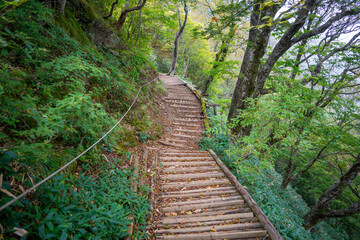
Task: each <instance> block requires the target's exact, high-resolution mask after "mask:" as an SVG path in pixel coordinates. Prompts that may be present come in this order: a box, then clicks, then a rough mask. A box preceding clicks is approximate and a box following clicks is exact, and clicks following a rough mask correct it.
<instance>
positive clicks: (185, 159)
mask: <svg viewBox="0 0 360 240" xmlns="http://www.w3.org/2000/svg"><path fill="white" fill-rule="evenodd" d="M160 159H161V160H163V161H171V160H178V161H190V160H214V159H213V157H209V156H206V157H160ZM214 163H215V161H214Z"/></svg>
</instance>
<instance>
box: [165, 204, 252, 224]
mask: <svg viewBox="0 0 360 240" xmlns="http://www.w3.org/2000/svg"><path fill="white" fill-rule="evenodd" d="M194 209H200V207H197V208H194ZM187 210H191V209H187ZM179 211H181V210H179ZM253 216H254V214H253V213H252V212H250V213H236V214H226V215H213V216H205V217H204V216H202V217H195V216H191V215H187V216H178V217H164V218H162V219H161V220H160V222H161V223H162V224H175V223H180V222H182V223H187V222H206V221H217V220H221V221H224V220H229V219H238V218H251V217H253Z"/></svg>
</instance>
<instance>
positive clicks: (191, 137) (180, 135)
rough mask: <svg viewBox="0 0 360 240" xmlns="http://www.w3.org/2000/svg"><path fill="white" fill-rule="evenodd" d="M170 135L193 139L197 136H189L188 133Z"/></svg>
mask: <svg viewBox="0 0 360 240" xmlns="http://www.w3.org/2000/svg"><path fill="white" fill-rule="evenodd" d="M172 136H174V137H181V138H190V139H193V140H197V139H198V137H196V136H189V135H182V134H172Z"/></svg>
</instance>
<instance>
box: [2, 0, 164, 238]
mask: <svg viewBox="0 0 360 240" xmlns="http://www.w3.org/2000/svg"><path fill="white" fill-rule="evenodd" d="M21 3H22V4H18V5H16V6H13V7H12V8H11V11H7V12H6V15H4V16H2V17H1V19H0V29H1V31H0V44H1V50H0V55H1V61H0V75H1V77H0V104H1V108H0V127H1V128H0V129H1V130H0V139H1V140H0V143H1V147H2V149H1V155H0V172H1V174H3V175H2V177H3V178H2V180H3V181H2V186H0V187H1V188H2V189H6V190H7V191H9V192H10V193H14V194H19V192H17V191H18V190H19V189H22V188H28V187H31V186H32V185H33V183H34V182H38V181H40V180H41V177H40V176H42V177H43V176H47V175H49V173H52V172H54V171H55V170H56V169H58V168H59V167H60V166H62V165H63V164H65V163H67V162H68V161H69V160H71V159H72V158H74V157H75V156H76V155H77V154H79V153H81V152H82V151H83V150H84V149H86V148H87V147H89V146H90V145H91V144H93V143H94V142H95V141H96V140H97V139H99V137H101V136H102V135H103V134H104V133H105V132H106V131H107V130H108V129H109V128H110V127H111V126H113V125H114V124H115V123H116V122H117V119H119V117H120V116H122V115H123V113H124V112H125V110H126V109H127V108H128V107H129V105H130V103H131V102H132V100H133V99H134V97H135V94H136V92H137V90H138V87H139V86H140V85H143V84H144V83H147V82H148V81H149V78H151V77H152V76H151V75H152V74H155V73H156V72H155V71H154V66H153V65H152V64H151V63H150V62H149V61H148V60H147V58H146V56H145V55H144V54H143V53H142V52H141V51H139V50H137V49H133V48H131V47H130V48H129V49H128V50H117V51H114V50H110V49H107V48H106V47H100V46H95V45H93V44H92V43H91V42H90V41H89V39H88V38H87V35H86V33H85V32H84V30H83V29H85V27H84V25H83V24H86V23H88V22H86V21H90V22H92V21H93V20H94V17H96V13H95V12H94V7H93V6H92V4H93V3H91V4H89V3H87V2H86V1H80V3H79V4H80V5H82V7H83V8H82V11H80V12H76V11H75V12H72V10H74V9H71V8H69V9H66V14H65V16H63V15H59V14H57V13H55V12H54V10H52V9H51V8H48V7H45V6H44V5H43V4H42V3H40V2H38V1H35V0H29V1H26V2H24V3H23V1H21ZM69 4H70V3H69ZM80 15H81V17H79V16H80ZM157 90H158V89H157V88H156V89H153V88H152V86H148V87H147V88H145V89H143V92H142V94H141V96H140V99H139V100H138V103H139V105H136V106H135V107H134V108H133V110H132V114H133V116H135V117H137V116H142V117H141V118H137V120H138V121H137V122H135V121H132V120H131V119H128V118H126V119H124V121H123V122H122V124H123V126H119V127H117V128H116V129H115V130H114V132H113V133H112V134H110V135H109V136H107V137H106V138H105V139H104V140H103V141H102V142H101V143H99V144H98V145H97V146H96V147H95V148H94V149H92V150H91V151H89V152H88V153H87V154H86V155H84V156H83V157H82V158H81V159H79V160H78V162H77V163H76V164H73V165H71V166H69V168H68V169H67V170H65V171H64V172H63V174H64V175H62V176H57V177H56V178H54V179H53V180H52V181H51V183H46V184H45V185H43V186H42V187H41V188H39V189H37V191H35V192H34V193H33V194H31V195H29V196H27V197H26V198H24V199H23V200H22V201H21V203H20V202H18V203H16V204H14V205H13V206H11V207H9V208H7V210H5V211H4V212H2V213H1V214H2V215H1V224H2V226H3V227H4V229H5V235H4V236H5V237H7V238H10V237H13V235H12V232H13V227H19V228H24V229H26V230H27V231H28V232H29V234H28V238H34V239H104V238H120V239H121V238H123V237H125V236H127V235H128V233H127V231H128V227H129V225H130V222H131V219H130V218H131V216H133V217H134V219H135V222H134V223H135V224H136V225H138V226H139V228H138V232H137V233H135V235H134V237H135V238H137V239H142V238H145V236H144V234H145V226H146V215H147V214H148V210H149V205H148V201H147V199H146V198H145V196H146V194H147V192H148V190H147V189H145V188H144V189H140V192H139V194H136V193H134V192H133V190H132V188H131V180H132V178H133V174H132V173H131V172H130V171H129V170H119V169H115V166H113V165H112V166H108V165H102V164H101V163H102V156H101V155H102V154H103V153H104V152H105V151H106V152H114V154H123V153H124V152H125V153H126V151H127V148H128V147H133V146H135V145H136V144H138V143H139V141H146V140H147V139H149V138H153V137H154V136H153V135H151V136H150V134H149V133H148V132H149V131H151V132H153V131H154V129H156V128H157V127H158V126H157V125H156V126H153V124H152V122H151V120H150V119H149V118H148V112H149V105H151V103H152V98H153V95H154V94H156V91H157ZM142 105H144V107H143V108H140V107H139V106H142ZM126 121H128V123H126ZM124 126H126V127H124ZM138 126H141V129H140V128H139V129H136V130H134V129H135V128H137V127H138ZM150 128H151V130H149V129H150ZM135 131H139V132H140V135H139V138H137V137H136V135H135ZM159 132H161V131H156V136H158V133H159ZM160 134H161V133H160ZM127 140H129V141H127ZM114 161H115V160H114ZM122 162H123V159H122V160H120V161H119V162H118V163H116V164H117V166H119V165H120V164H121V163H122ZM108 169H113V170H111V171H110V172H108ZM79 172H80V174H78V173H79ZM75 173H77V174H75ZM11 181H12V182H11ZM10 183H11V184H10ZM9 200H11V197H10V196H8V195H7V194H5V193H3V192H1V200H0V204H1V205H3V204H4V203H6V202H7V201H9ZM25 238H26V237H25Z"/></svg>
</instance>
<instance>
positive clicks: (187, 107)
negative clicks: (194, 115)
mask: <svg viewBox="0 0 360 240" xmlns="http://www.w3.org/2000/svg"><path fill="white" fill-rule="evenodd" d="M170 107H173V108H186V109H200V106H199V107H191V106H186V105H176V104H173V105H170Z"/></svg>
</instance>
